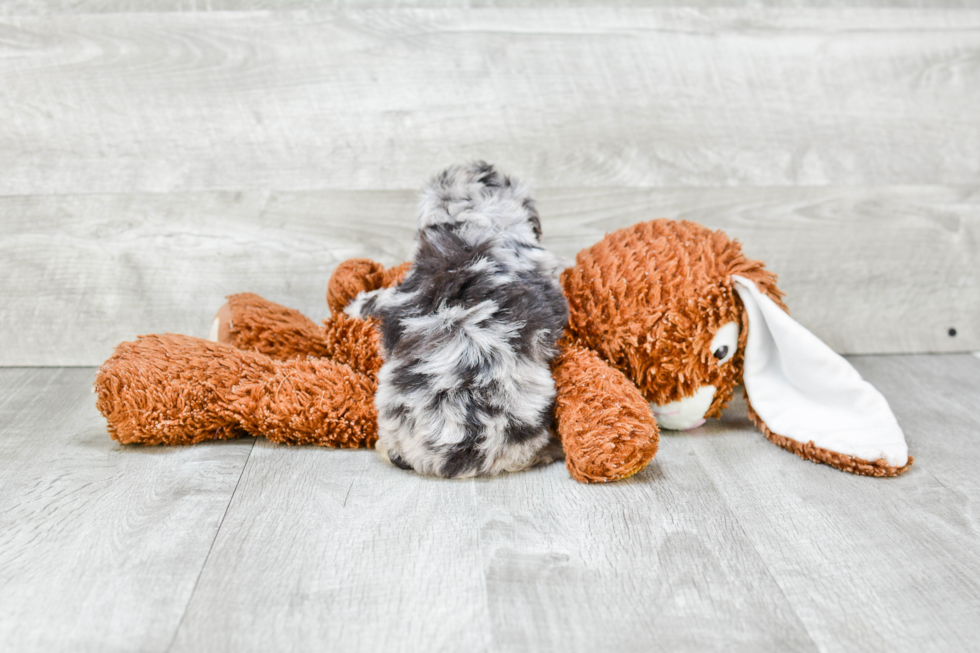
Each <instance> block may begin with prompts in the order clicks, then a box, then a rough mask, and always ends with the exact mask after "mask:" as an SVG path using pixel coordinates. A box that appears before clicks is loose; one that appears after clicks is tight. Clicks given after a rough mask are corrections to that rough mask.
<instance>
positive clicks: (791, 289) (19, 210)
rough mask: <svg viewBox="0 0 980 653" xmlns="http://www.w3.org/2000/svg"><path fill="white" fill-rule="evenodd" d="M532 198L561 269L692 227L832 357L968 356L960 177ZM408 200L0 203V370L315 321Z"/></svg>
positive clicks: (80, 361) (974, 289)
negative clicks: (218, 323)
mask: <svg viewBox="0 0 980 653" xmlns="http://www.w3.org/2000/svg"><path fill="white" fill-rule="evenodd" d="M537 196H538V198H539V208H540V211H541V214H542V220H543V228H544V242H545V244H546V245H547V246H548V247H550V248H552V249H553V250H554V251H555V252H556V253H558V254H559V255H560V256H562V257H565V259H566V261H567V262H568V263H571V262H572V260H573V258H574V255H575V253H576V252H578V251H579V250H581V249H582V248H584V247H587V246H590V245H592V244H593V243H595V242H597V241H598V240H599V239H601V238H602V236H603V235H604V234H605V233H607V232H608V231H612V230H615V229H618V228H621V227H625V226H628V225H630V224H633V223H635V222H639V221H642V220H648V219H652V218H655V217H671V218H678V219H688V220H694V221H696V222H700V223H702V224H704V225H707V226H709V227H712V228H720V229H724V230H725V231H726V232H728V233H729V234H730V235H731V236H733V237H736V238H739V239H740V240H742V241H743V243H744V245H745V250H746V252H747V253H748V255H750V256H753V257H756V258H759V259H761V260H764V261H766V262H767V264H768V265H769V267H770V268H771V269H772V270H774V271H776V272H777V273H778V274H779V275H780V285H781V286H782V288H783V290H784V291H785V292H786V293H787V295H788V297H787V299H788V303H789V306H790V309H791V311H792V313H793V315H794V316H795V318H796V319H797V320H798V321H800V322H801V323H802V324H804V325H805V326H807V327H808V328H809V329H811V330H812V331H813V332H814V333H816V334H817V335H818V336H819V337H821V338H823V339H824V340H825V341H826V342H827V343H828V344H830V345H831V346H832V347H833V348H834V349H836V350H838V351H841V352H846V353H855V352H857V353H869V352H871V353H879V352H916V351H961V350H969V349H977V348H980V330H978V329H980V247H978V243H980V192H978V189H977V187H975V186H974V187H893V188H841V187H835V188H782V187H777V188H724V189H651V190H637V189H628V188H612V189H543V190H541V191H539V192H538V193H537ZM414 204H415V194H414V192H413V191H309V192H303V193H297V192H268V191H252V192H242V193H220V192H202V193H182V194H163V195H152V194H136V195H65V196H29V197H0V218H2V220H3V223H4V225H5V233H4V237H3V239H0V296H3V297H4V300H5V301H4V302H3V303H0V364H3V365H95V364H100V363H101V362H102V361H103V360H105V359H106V358H107V357H108V355H109V353H110V352H111V349H112V347H113V346H114V345H116V344H117V343H118V342H120V341H122V340H132V339H133V338H134V337H135V336H136V335H137V334H141V333H153V332H167V331H171V332H177V333H186V334H190V335H199V336H204V335H205V334H206V333H207V331H208V327H209V325H210V320H211V317H212V316H213V314H214V312H215V311H216V310H217V308H218V306H220V305H221V303H222V302H223V301H224V300H223V297H224V296H226V295H229V294H232V293H236V292H244V291H251V292H256V293H259V294H261V295H263V296H265V297H267V298H269V299H272V300H274V301H277V302H279V303H282V304H285V305H287V306H292V307H294V308H298V309H300V310H302V311H303V312H305V313H306V314H307V315H309V316H311V317H312V318H314V319H318V318H322V317H325V316H326V315H327V309H326V302H325V299H324V296H325V289H326V283H327V279H328V278H329V275H330V272H331V271H332V270H333V268H334V267H335V266H336V265H337V264H338V263H339V262H340V261H342V260H344V259H347V258H350V257H355V256H367V257H370V258H375V259H377V260H380V261H382V262H383V263H385V264H395V263H399V262H401V261H403V260H406V259H407V258H409V257H410V256H411V251H412V237H413V233H414V210H415V209H414ZM950 328H955V329H956V330H957V335H956V336H955V337H950V336H949V335H948V330H949V329H950Z"/></svg>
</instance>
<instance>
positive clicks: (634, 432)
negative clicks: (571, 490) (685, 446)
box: [552, 343, 659, 483]
mask: <svg viewBox="0 0 980 653" xmlns="http://www.w3.org/2000/svg"><path fill="white" fill-rule="evenodd" d="M552 372H553V374H554V378H555V389H556V391H557V397H556V400H555V416H556V419H557V423H558V435H559V436H560V437H561V442H562V447H563V448H564V449H565V465H566V466H567V467H568V471H569V473H570V474H571V475H572V477H573V478H575V480H577V481H582V482H584V483H596V482H605V481H616V480H619V479H623V478H626V477H628V476H632V475H633V474H635V473H637V472H639V471H640V470H642V469H643V468H644V467H646V466H647V463H649V462H650V461H651V460H653V457H654V456H655V455H656V453H657V444H658V442H659V431H658V430H657V423H656V421H655V420H654V417H653V413H652V411H651V410H650V404H649V403H647V400H646V399H644V398H643V396H642V395H641V394H640V391H639V390H637V388H636V386H635V385H634V384H633V383H632V382H631V381H630V380H629V379H627V378H626V377H625V376H624V375H623V373H622V372H620V371H619V370H616V369H614V368H612V367H610V366H609V365H608V364H607V363H606V362H605V361H603V360H602V359H601V358H600V357H599V355H598V354H597V353H595V352H594V351H592V350H591V349H586V348H585V347H582V346H579V345H575V344H570V343H566V344H565V347H564V349H563V351H562V352H561V353H560V354H559V355H558V357H557V358H556V359H555V361H554V363H552Z"/></svg>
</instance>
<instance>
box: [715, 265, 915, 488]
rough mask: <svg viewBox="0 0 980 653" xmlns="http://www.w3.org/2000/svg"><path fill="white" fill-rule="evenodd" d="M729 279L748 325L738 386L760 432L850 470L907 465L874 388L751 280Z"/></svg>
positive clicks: (883, 471) (875, 471) (877, 472)
mask: <svg viewBox="0 0 980 653" xmlns="http://www.w3.org/2000/svg"><path fill="white" fill-rule="evenodd" d="M732 280H733V281H734V283H735V290H736V291H737V292H738V295H739V297H740V298H741V300H742V304H743V305H744V306H745V311H746V315H747V317H748V324H749V332H748V340H747V342H746V345H745V366H744V373H743V381H744V383H745V392H746V394H747V395H748V401H749V407H750V408H749V410H750V412H753V411H754V412H755V414H756V415H757V416H758V419H759V421H761V422H762V423H761V424H760V425H759V426H760V427H761V428H762V431H763V432H764V433H765V434H766V436H767V437H768V438H769V439H770V440H772V441H773V442H775V443H776V444H778V445H780V446H782V447H783V448H785V449H789V450H790V451H793V452H794V453H796V454H798V455H800V456H802V457H803V458H808V459H810V460H814V461H817V462H823V463H827V464H829V465H833V466H834V467H837V468H839V469H844V470H846V471H850V472H854V473H857V474H865V475H869V476H895V475H897V474H901V473H902V472H904V471H905V470H906V469H908V467H909V466H910V465H911V463H912V459H911V458H909V456H908V447H907V445H906V444H905V436H904V434H903V433H902V429H901V427H900V426H899V425H898V422H897V421H896V420H895V416H894V415H893V414H892V411H891V408H889V406H888V402H887V401H886V400H885V398H884V397H883V396H882V395H881V393H880V392H878V391H877V390H876V389H875V388H874V387H873V386H872V385H871V384H870V383H868V382H867V381H865V380H864V379H862V378H861V375H860V374H858V372H857V370H855V369H854V368H853V367H852V366H851V364H850V363H848V362H847V361H846V360H844V359H843V358H842V357H841V356H839V355H838V354H836V353H835V352H834V351H833V350H832V349H830V347H828V346H827V345H825V344H824V343H823V342H822V341H821V340H820V339H819V338H817V337H816V336H815V335H813V334H812V333H810V332H809V331H807V330H806V329H805V328H804V327H803V326H801V325H800V324H799V323H797V322H796V321H795V320H793V319H792V318H791V317H790V316H789V315H788V314H787V313H785V312H784V311H783V310H782V309H780V308H779V306H777V305H776V304H775V303H774V302H773V301H772V300H771V299H770V298H769V297H767V296H766V295H764V294H763V293H761V292H760V291H759V289H758V288H757V287H756V286H755V284H754V283H753V282H752V281H750V280H749V279H746V278H745V277H741V276H737V275H732Z"/></svg>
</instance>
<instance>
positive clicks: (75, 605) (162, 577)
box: [0, 369, 252, 651]
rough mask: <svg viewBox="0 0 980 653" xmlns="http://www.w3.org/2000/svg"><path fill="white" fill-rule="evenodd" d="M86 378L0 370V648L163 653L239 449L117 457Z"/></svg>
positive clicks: (246, 444)
mask: <svg viewBox="0 0 980 653" xmlns="http://www.w3.org/2000/svg"><path fill="white" fill-rule="evenodd" d="M93 378H94V371H93V370H92V369H4V370H0V397H2V399H0V649H2V650H4V651H108V650H117V651H133V650H144V651H164V650H166V648H167V646H168V645H169V644H170V642H171V640H172V638H173V634H174V632H175V631H176V629H177V625H178V623H179V622H180V619H181V617H182V615H183V614H184V610H185V608H186V606H187V602H188V600H189V599H190V597H191V592H192V590H193V588H194V585H195V583H196V581H197V578H198V575H199V574H200V572H201V569H202V568H203V566H204V561H205V558H206V557H207V555H208V551H209V549H210V547H211V544H212V542H213V541H214V537H215V533H216V532H217V529H218V524H219V523H220V521H221V518H222V516H223V514H224V512H225V509H226V508H227V506H228V502H229V500H230V499H231V495H232V492H233V490H234V488H235V485H236V483H237V481H238V479H239V478H240V476H241V471H242V468H243V466H244V464H245V461H246V459H247V457H248V454H249V450H250V448H251V446H252V442H250V441H236V442H229V443H223V444H219V445H209V446H204V447H188V448H172V449H162V448H145V449H141V448H135V447H134V448H128V447H121V446H120V445H118V444H117V443H115V442H113V441H112V440H110V439H109V436H108V435H107V434H106V431H105V422H104V421H103V420H102V417H101V416H100V415H99V414H98V413H97V412H96V410H95V405H94V404H95V402H94V397H93V395H92V394H91V392H90V387H91V384H92V381H93Z"/></svg>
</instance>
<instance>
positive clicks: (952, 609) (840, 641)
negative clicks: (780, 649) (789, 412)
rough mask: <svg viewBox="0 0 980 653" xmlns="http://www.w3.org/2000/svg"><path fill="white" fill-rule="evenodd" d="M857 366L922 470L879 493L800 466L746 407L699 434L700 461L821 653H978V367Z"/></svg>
mask: <svg viewBox="0 0 980 653" xmlns="http://www.w3.org/2000/svg"><path fill="white" fill-rule="evenodd" d="M852 361H853V362H854V364H855V366H856V367H857V368H858V370H859V371H860V372H861V373H862V374H863V375H864V377H865V378H866V379H868V380H869V381H870V382H871V383H872V384H874V385H876V386H877V387H878V388H879V389H880V390H881V391H882V392H883V393H884V394H885V396H886V397H887V398H888V400H889V402H890V403H891V405H892V407H893V409H894V411H895V414H896V416H897V418H898V421H899V423H900V424H901V425H902V427H903V429H904V430H905V433H906V438H907V440H908V443H909V451H910V453H911V454H912V455H913V456H914V457H915V459H916V462H915V466H914V467H913V468H912V470H911V471H910V472H908V473H906V474H905V475H903V476H901V477H898V478H896V479H892V480H888V481H885V482H880V483H878V482H874V480H872V479H865V478H862V477H857V476H849V475H844V474H841V473H839V472H836V471H835V470H832V469H830V468H828V467H824V466H818V465H812V464H809V463H802V462H799V461H798V459H796V458H795V457H794V456H792V455H791V454H789V453H787V452H785V451H782V450H780V449H777V448H776V447H773V446H772V445H771V444H769V443H768V442H767V441H765V440H764V439H763V438H762V437H761V436H759V435H758V434H757V433H756V432H755V431H754V429H753V428H752V426H751V424H750V423H749V421H748V420H747V418H746V417H745V416H744V403H742V402H740V405H738V406H733V407H732V408H730V409H729V410H728V411H727V413H726V415H725V417H724V418H723V420H722V421H721V422H720V423H713V424H711V425H710V426H708V427H705V428H703V429H701V433H699V434H696V435H695V441H696V447H697V450H696V453H697V456H698V458H699V460H700V461H701V462H702V464H703V465H704V467H705V469H706V470H707V472H708V473H709V474H710V475H711V477H712V478H713V479H714V481H715V484H716V487H717V489H718V491H719V493H720V494H721V495H722V497H723V498H724V501H725V503H726V505H727V506H729V508H730V509H731V510H732V512H733V513H734V514H735V515H736V519H737V520H738V521H739V523H740V524H742V526H743V527H744V528H745V530H746V533H748V534H749V539H750V540H751V542H752V546H753V547H754V549H755V550H756V551H757V552H758V553H759V555H760V556H761V557H762V558H763V559H764V560H765V561H766V566H767V568H768V569H769V572H770V573H771V574H772V576H773V578H774V579H775V580H776V582H777V583H778V585H779V587H780V591H781V592H782V594H783V595H784V596H785V598H786V600H787V601H788V602H789V603H790V604H791V605H792V606H793V607H794V610H795V611H796V613H797V614H798V615H799V617H800V619H801V620H802V621H803V623H804V625H805V627H806V631H807V633H808V634H809V635H810V636H811V637H812V639H813V641H814V642H815V643H816V644H817V645H818V646H819V648H820V650H825V651H838V650H840V651H844V650H897V651H921V650H955V649H969V648H972V647H974V646H975V642H976V637H977V628H978V626H980V623H978V621H977V619H976V615H977V614H978V611H980V537H978V536H980V511H978V504H977V501H978V498H980V483H978V482H977V480H976V473H975V470H976V466H977V464H978V462H980V460H978V458H980V454H978V446H977V445H978V440H977V435H976V434H977V432H978V427H980V419H978V416H977V410H976V409H977V407H978V406H980V361H977V360H976V359H974V358H973V357H971V356H968V355H961V356H955V357H954V356H932V357H928V356H921V357H894V356H888V357H868V358H858V359H852ZM789 461H793V462H796V463H797V464H789ZM777 469H778V472H777V471H776V470H777ZM934 606H943V608H942V609H941V610H939V611H936V610H934Z"/></svg>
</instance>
